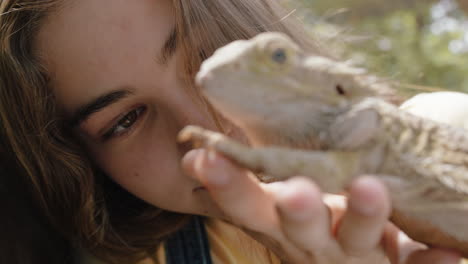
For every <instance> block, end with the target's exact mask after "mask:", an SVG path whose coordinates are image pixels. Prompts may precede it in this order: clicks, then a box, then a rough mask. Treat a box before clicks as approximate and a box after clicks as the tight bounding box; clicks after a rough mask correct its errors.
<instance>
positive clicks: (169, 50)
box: [157, 27, 178, 64]
mask: <svg viewBox="0 0 468 264" xmlns="http://www.w3.org/2000/svg"><path fill="white" fill-rule="evenodd" d="M177 44H178V43H177V30H176V28H175V27H174V28H172V30H171V32H170V33H169V35H168V37H167V38H166V41H165V42H164V45H163V47H162V49H161V51H160V53H159V56H158V58H157V60H158V62H159V63H160V64H166V63H167V61H168V60H169V59H170V58H171V57H172V55H174V53H175V52H176V50H177Z"/></svg>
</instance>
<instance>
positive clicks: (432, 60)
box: [283, 0, 468, 94]
mask: <svg viewBox="0 0 468 264" xmlns="http://www.w3.org/2000/svg"><path fill="white" fill-rule="evenodd" d="M283 2H285V3H286V4H287V5H289V6H290V7H292V8H295V9H296V15H298V16H299V17H300V18H301V19H302V20H303V21H304V22H306V24H307V25H308V30H310V32H311V34H314V35H316V37H319V38H320V39H321V40H322V41H323V42H324V43H325V44H326V46H327V47H331V48H332V53H333V54H336V55H337V56H338V57H340V58H345V59H351V60H352V61H353V62H354V63H355V64H357V65H362V66H363V67H366V68H368V69H370V71H371V72H374V73H377V74H378V75H380V76H382V77H388V78H390V79H391V80H395V81H398V82H401V83H406V84H409V85H405V86H404V87H406V88H405V89H402V91H403V92H405V93H409V94H412V93H418V92H423V91H432V90H445V89H450V90H457V91H464V92H468V16H467V14H468V3H467V2H468V1H466V0H459V1H456V0H392V1H386V0H352V1H350V0H333V1H331V0H283Z"/></svg>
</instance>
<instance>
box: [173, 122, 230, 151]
mask: <svg viewBox="0 0 468 264" xmlns="http://www.w3.org/2000/svg"><path fill="white" fill-rule="evenodd" d="M220 140H222V135H221V134H218V133H216V132H213V131H209V130H206V129H203V128H201V127H198V126H186V127H184V128H183V129H182V130H181V131H180V132H179V134H178V136H177V141H179V142H188V141H191V142H193V144H194V145H195V146H196V147H206V148H209V149H216V145H217V142H219V141H220Z"/></svg>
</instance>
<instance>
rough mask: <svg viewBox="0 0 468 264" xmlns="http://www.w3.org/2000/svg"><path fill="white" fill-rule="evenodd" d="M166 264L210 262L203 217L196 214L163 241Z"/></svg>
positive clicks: (205, 263) (201, 263)
mask: <svg viewBox="0 0 468 264" xmlns="http://www.w3.org/2000/svg"><path fill="white" fill-rule="evenodd" d="M165 250H166V262H167V264H212V262H211V256H210V246H209V244H208V237H207V235H206V231H205V226H204V224H203V218H202V217H199V216H196V217H194V218H193V220H192V221H191V222H190V223H189V224H187V225H186V226H185V227H184V228H182V229H181V230H179V231H178V232H177V233H175V234H174V235H172V236H171V237H170V238H169V239H168V240H167V241H166V243H165Z"/></svg>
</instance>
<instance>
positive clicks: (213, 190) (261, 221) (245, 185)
mask: <svg viewBox="0 0 468 264" xmlns="http://www.w3.org/2000/svg"><path fill="white" fill-rule="evenodd" d="M182 165H183V167H184V169H185V170H186V171H187V172H188V173H189V174H190V175H191V176H192V177H195V178H196V179H197V180H198V181H200V182H201V183H202V184H203V185H204V187H205V188H206V189H207V190H208V191H209V192H210V195H211V197H212V198H213V200H214V201H215V202H216V203H217V204H218V206H219V207H220V208H221V210H222V211H223V212H224V213H225V214H226V215H228V216H229V219H227V220H229V221H231V222H234V223H236V224H238V225H241V226H245V227H247V228H249V229H252V230H255V231H259V232H267V230H268V229H269V228H273V226H274V225H275V224H276V222H275V221H274V220H275V219H277V217H276V211H275V208H274V204H273V202H272V198H271V197H270V196H269V195H266V194H265V192H264V191H263V189H262V187H261V186H260V185H259V184H258V180H257V179H255V178H254V177H253V176H252V175H249V174H248V173H247V171H245V170H243V169H241V168H239V167H237V166H235V165H234V164H232V163H231V162H230V161H228V160H226V159H225V158H224V157H222V156H221V155H219V154H217V153H215V152H209V151H207V150H192V151H190V152H189V153H187V154H186V156H185V157H184V158H183V160H182Z"/></svg>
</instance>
